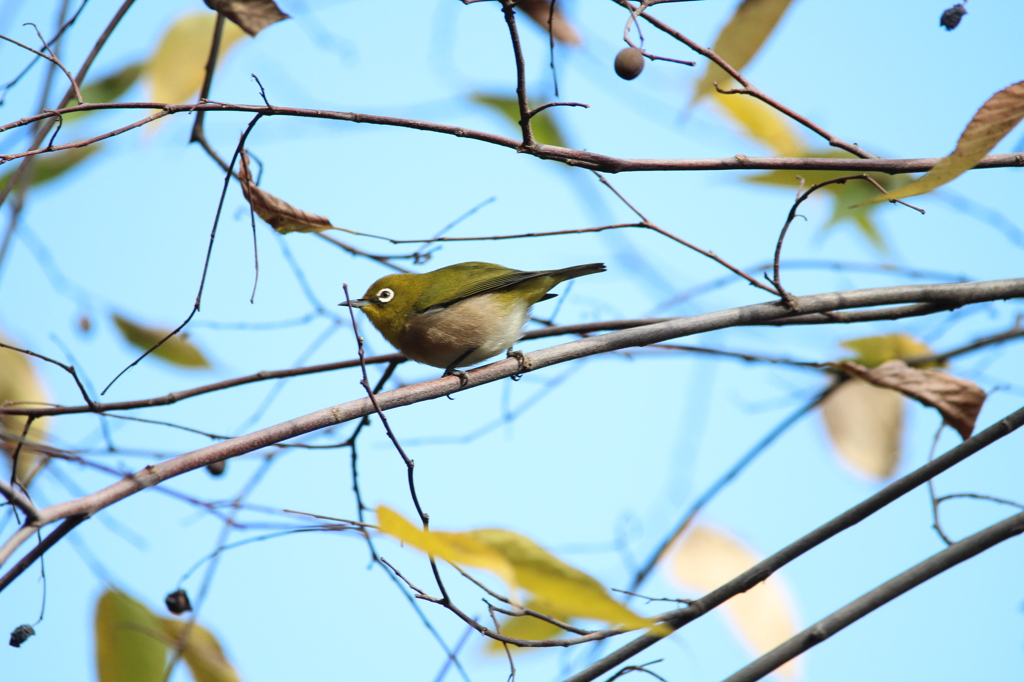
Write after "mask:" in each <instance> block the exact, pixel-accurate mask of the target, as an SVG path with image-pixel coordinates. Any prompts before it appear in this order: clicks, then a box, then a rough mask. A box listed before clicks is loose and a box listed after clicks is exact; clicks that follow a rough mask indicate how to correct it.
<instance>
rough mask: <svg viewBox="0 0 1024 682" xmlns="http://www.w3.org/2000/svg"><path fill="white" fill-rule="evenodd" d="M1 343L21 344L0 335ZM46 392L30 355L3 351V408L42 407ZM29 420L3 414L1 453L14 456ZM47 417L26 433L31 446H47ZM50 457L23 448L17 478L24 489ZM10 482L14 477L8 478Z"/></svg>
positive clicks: (0, 401)
mask: <svg viewBox="0 0 1024 682" xmlns="http://www.w3.org/2000/svg"><path fill="white" fill-rule="evenodd" d="M0 342H3V343H6V344H7V345H9V346H16V347H17V345H18V344H15V343H11V342H10V341H9V340H8V339H6V338H4V337H3V336H0ZM48 402H49V401H48V399H47V397H46V391H45V390H44V389H43V384H42V382H41V381H40V380H39V377H38V376H37V375H36V373H35V370H34V369H33V368H32V363H31V362H30V361H29V359H28V356H26V355H25V354H24V353H19V352H18V351H14V350H10V349H9V348H0V405H3V404H6V403H31V404H35V405H38V404H40V403H43V404H45V403H48ZM25 419H26V418H25V417H20V416H17V415H13V414H4V415H0V430H2V433H0V450H3V452H4V454H5V455H6V456H7V457H11V456H12V455H13V454H14V450H15V449H16V448H17V446H18V439H20V438H21V437H22V432H23V431H24V430H25ZM46 421H47V420H46V418H45V417H44V418H42V419H34V420H32V426H31V427H30V428H29V430H28V433H26V434H25V440H26V441H28V442H30V443H43V442H45V441H46V429H45V426H44V425H45V423H46ZM46 461H47V457H46V456H45V455H42V454H40V453H38V452H37V451H36V450H34V449H32V447H31V446H29V445H22V447H21V450H20V452H19V453H18V466H17V471H16V472H15V475H16V476H17V479H18V482H19V483H21V485H22V486H28V484H29V483H30V482H31V481H32V479H33V478H34V477H35V474H36V473H37V472H38V471H39V470H40V469H41V468H42V467H43V466H44V465H45V464H46ZM8 480H10V478H9V477H8Z"/></svg>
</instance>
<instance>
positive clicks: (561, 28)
mask: <svg viewBox="0 0 1024 682" xmlns="http://www.w3.org/2000/svg"><path fill="white" fill-rule="evenodd" d="M517 7H518V8H519V9H521V10H523V11H524V12H526V16H528V17H530V18H531V19H533V20H534V21H535V22H536V23H537V25H538V26H540V27H541V28H543V29H544V30H545V31H548V30H549V27H550V33H551V35H552V36H554V38H555V40H557V41H558V42H560V43H562V44H563V45H579V44H580V35H579V33H577V32H576V29H575V28H573V26H572V24H570V23H569V20H568V19H566V18H565V15H564V14H562V11H561V10H560V9H558V7H555V10H554V12H552V11H551V0H521V2H520V3H519V4H518V5H517Z"/></svg>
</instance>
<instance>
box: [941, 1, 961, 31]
mask: <svg viewBox="0 0 1024 682" xmlns="http://www.w3.org/2000/svg"><path fill="white" fill-rule="evenodd" d="M965 14H967V10H966V9H964V6H963V4H962V3H957V4H955V5H953V6H952V7H950V8H949V9H947V10H946V11H945V12H943V13H942V18H941V19H939V25H940V26H942V27H943V28H945V29H946V30H947V31H952V30H953V29H954V28H956V27H957V26H959V25H960V19H961V18H963V16H964V15H965Z"/></svg>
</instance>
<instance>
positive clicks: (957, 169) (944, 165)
mask: <svg viewBox="0 0 1024 682" xmlns="http://www.w3.org/2000/svg"><path fill="white" fill-rule="evenodd" d="M1022 118H1024V81H1020V82H1018V83H1014V84H1013V85H1011V86H1009V87H1007V88H1003V89H1002V90H1000V91H999V92H997V93H996V94H994V95H992V97H990V98H989V99H988V101H987V102H985V104H983V105H982V106H981V108H980V109H978V113H976V114H975V115H974V118H972V119H971V122H970V123H968V124H967V127H966V128H965V129H964V132H963V133H962V134H961V135H960V139H959V140H958V141H957V143H956V149H954V150H953V153H952V154H950V155H949V156H946V157H944V158H942V159H940V160H939V162H938V163H937V164H935V165H934V166H933V167H932V169H931V170H930V171H928V172H927V173H925V174H924V175H922V176H921V177H920V178H918V179H917V180H915V181H914V182H912V183H910V184H909V185H906V186H904V187H902V188H900V189H897V190H894V191H892V192H886V193H885V194H882V195H881V196H878V197H875V198H874V199H872V200H871V201H870V202H865V203H878V202H879V201H888V200H890V199H903V198H904V197H913V196H917V195H918V194H924V193H925V192H930V191H932V190H933V189H935V188H936V187H939V186H941V185H945V184H946V183H947V182H949V181H951V180H953V179H954V178H956V177H957V176H959V175H961V174H962V173H964V172H966V171H969V170H970V169H972V168H974V167H975V166H976V165H977V164H978V161H981V159H982V157H984V156H985V155H986V154H988V153H989V152H990V151H992V148H993V147H995V146H996V144H997V143H998V142H999V141H1000V140H1002V139H1003V138H1004V137H1006V135H1007V134H1008V133H1009V132H1010V131H1011V130H1013V128H1014V127H1015V126H1016V125H1017V124H1018V123H1020V120H1021V119H1022Z"/></svg>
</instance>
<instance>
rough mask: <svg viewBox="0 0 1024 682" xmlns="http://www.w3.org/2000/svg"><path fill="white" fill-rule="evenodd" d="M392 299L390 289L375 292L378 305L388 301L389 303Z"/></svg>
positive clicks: (393, 293) (392, 295)
mask: <svg viewBox="0 0 1024 682" xmlns="http://www.w3.org/2000/svg"><path fill="white" fill-rule="evenodd" d="M394 297H395V292H393V291H392V290H391V289H381V290H380V291H378V292H377V302H378V303H387V302H388V301H390V300H391V299H393V298H394Z"/></svg>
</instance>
